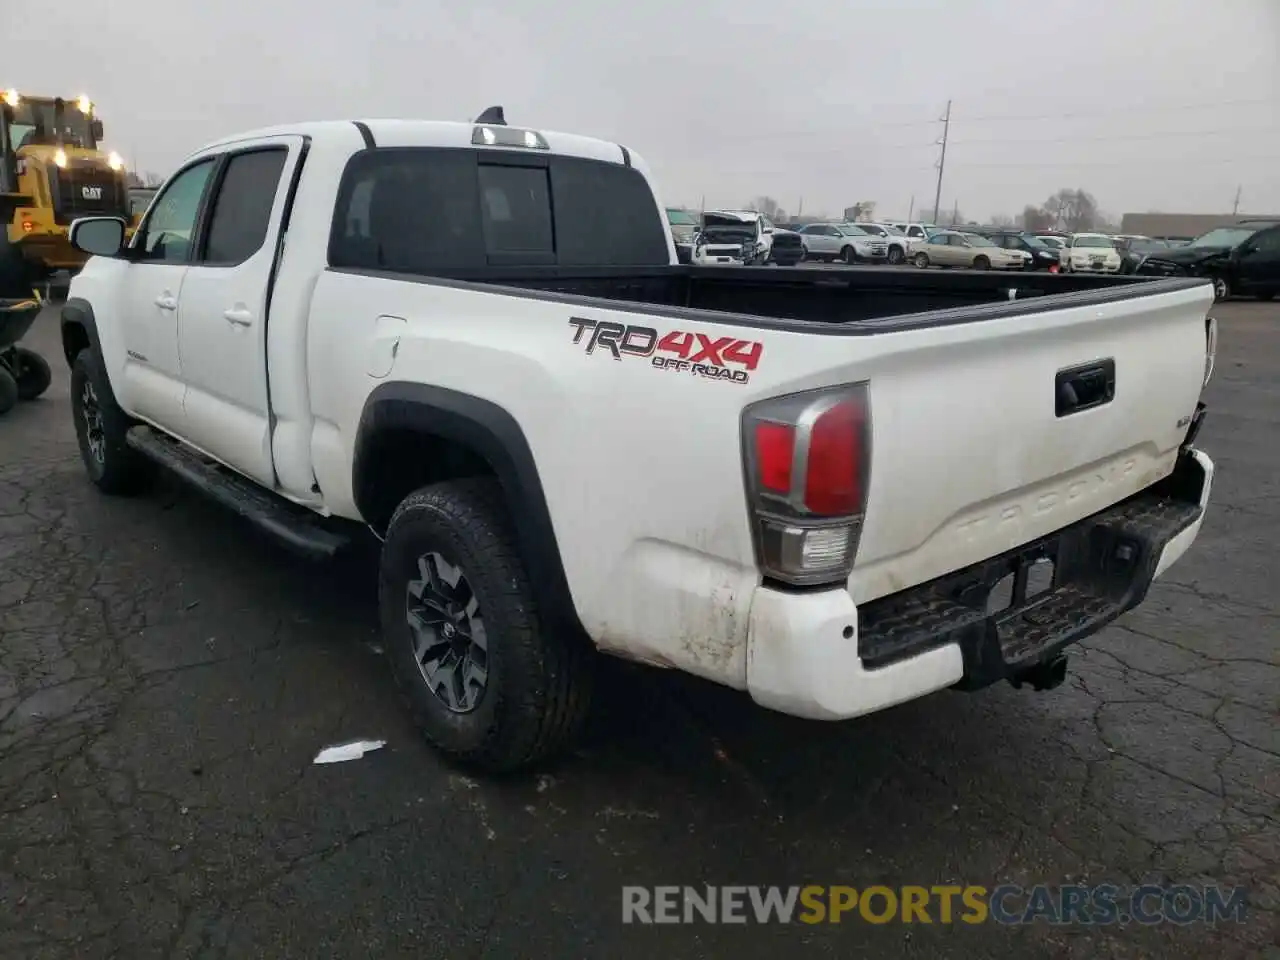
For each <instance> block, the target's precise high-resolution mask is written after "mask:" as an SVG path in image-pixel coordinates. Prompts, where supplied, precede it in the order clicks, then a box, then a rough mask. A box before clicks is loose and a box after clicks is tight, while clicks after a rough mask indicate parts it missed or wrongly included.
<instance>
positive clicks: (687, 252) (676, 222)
mask: <svg viewBox="0 0 1280 960" xmlns="http://www.w3.org/2000/svg"><path fill="white" fill-rule="evenodd" d="M667 223H668V224H670V225H671V240H672V242H673V243H674V244H675V245H676V257H677V258H678V259H679V261H680V262H681V263H690V262H691V261H692V260H693V239H694V237H695V236H697V234H698V218H697V217H695V216H694V215H693V214H692V213H690V212H689V211H688V210H681V209H680V208H679V207H667Z"/></svg>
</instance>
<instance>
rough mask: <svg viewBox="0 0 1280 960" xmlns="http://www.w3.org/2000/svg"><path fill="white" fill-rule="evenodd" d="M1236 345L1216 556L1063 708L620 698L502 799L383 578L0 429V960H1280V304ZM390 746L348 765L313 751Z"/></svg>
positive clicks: (9, 427)
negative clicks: (789, 902)
mask: <svg viewBox="0 0 1280 960" xmlns="http://www.w3.org/2000/svg"><path fill="white" fill-rule="evenodd" d="M1215 312H1216V313H1217V314H1218V316H1219V317H1220V318H1221V320H1222V323H1223V329H1222V347H1221V353H1220V356H1219V366H1218V371H1217V374H1216V379H1215V382H1214V384H1213V385H1212V387H1211V388H1210V391H1209V398H1208V399H1209V402H1210V416H1209V420H1208V422H1207V424H1206V427H1205V431H1204V433H1203V435H1202V437H1203V438H1202V446H1204V447H1205V448H1206V449H1207V450H1208V451H1209V452H1210V454H1211V455H1212V456H1213V457H1214V458H1215V459H1216V460H1217V463H1218V468H1219V474H1218V480H1217V484H1216V487H1215V500H1214V503H1213V505H1212V508H1211V514H1210V516H1209V518H1208V520H1207V521H1206V524H1205V527H1204V530H1203V532H1202V534H1201V536H1200V540H1199V542H1198V543H1197V545H1196V547H1195V549H1194V550H1193V552H1192V553H1191V555H1190V556H1188V557H1187V558H1186V559H1185V560H1184V561H1183V562H1182V564H1181V565H1179V566H1178V567H1176V568H1174V570H1173V571H1172V573H1171V575H1170V579H1168V580H1166V581H1164V582H1162V583H1160V584H1159V585H1157V587H1156V588H1155V589H1154V590H1153V591H1152V593H1151V595H1150V597H1149V599H1148V601H1147V603H1146V604H1145V606H1143V607H1142V608H1140V609H1139V610H1138V611H1135V612H1134V613H1132V614H1130V615H1129V616H1128V617H1126V618H1125V619H1124V620H1123V621H1122V622H1121V625H1118V626H1115V627H1112V628H1110V629H1108V630H1107V631H1105V632H1104V633H1103V634H1101V635H1099V636H1098V637H1096V638H1094V639H1093V640H1092V641H1091V642H1089V643H1088V644H1087V645H1086V646H1085V648H1084V649H1082V650H1079V651H1078V652H1077V654H1076V655H1075V656H1073V657H1072V671H1071V676H1070V679H1069V682H1068V683H1067V684H1066V685H1065V686H1063V687H1062V688H1060V689H1058V690H1056V691H1054V692H1052V693H1049V694H1033V693H1031V692H1030V691H1026V690H1023V691H1015V690H1013V689H1012V688H1010V687H1008V686H1000V687H996V688H992V689H990V690H988V691H986V692H985V693H983V694H981V695H977V696H974V695H965V694H959V693H949V692H948V693H943V694H939V695H937V696H934V697H931V698H928V699H926V700H924V701H921V702H916V703H913V704H908V705H905V706H903V707H900V708H897V709H894V710H892V711H889V712H887V713H884V714H880V715H877V716H873V717H870V718H867V719H865V720H861V721H856V722H851V723H847V724H842V725H838V726H837V725H815V724H808V723H804V722H800V721H795V720H792V719H789V718H785V717H781V716H777V715H774V714H769V713H766V712H764V711H762V710H759V709H756V708H754V707H753V706H752V705H751V704H750V703H749V702H745V701H744V699H743V698H742V697H740V696H739V695H736V694H733V693H731V692H728V691H723V690H720V689H718V688H712V687H709V686H707V685H704V684H701V683H699V682H696V681H689V680H686V679H684V678H681V677H675V676H668V675H665V674H660V673H657V672H650V671H645V670H639V669H629V668H624V667H621V666H619V667H617V668H615V669H613V670H611V671H610V673H609V675H608V677H607V679H606V682H605V685H604V691H603V692H604V696H602V697H601V698H600V701H601V702H600V705H599V707H598V709H597V711H596V715H595V717H594V719H593V722H592V725H591V730H590V733H589V736H588V739H587V741H586V742H585V743H584V745H583V748H582V749H581V750H580V751H579V752H578V753H577V754H576V755H575V756H573V757H572V758H570V759H568V760H567V761H565V762H563V763H561V764H559V765H558V766H556V767H555V768H553V769H549V770H547V771H546V772H545V773H543V774H541V775H537V776H532V777H528V778H520V779H514V780H509V781H502V782H496V783H495V782H482V781H478V780H476V779H473V778H469V777H467V776H464V775H463V774H461V773H459V772H457V771H455V770H451V769H449V768H448V767H447V766H445V765H444V764H442V763H441V762H440V761H439V760H438V759H436V757H435V756H434V755H433V754H432V753H431V752H430V751H429V750H428V749H427V748H426V747H425V745H423V744H422V743H421V742H420V741H419V740H418V739H417V738H416V737H415V735H414V733H413V731H412V729H411V728H410V726H409V724H408V722H407V720H406V717H405V713H404V712H403V711H402V710H401V708H400V705H399V703H398V702H397V700H396V697H395V695H394V693H393V688H392V684H391V681H390V678H389V676H388V674H387V671H386V669H385V667H384V665H383V662H382V659H381V657H380V656H379V655H378V652H377V650H376V648H375V647H374V646H373V641H374V633H373V624H374V619H375V610H374V603H373V600H374V597H373V589H372V587H373V578H372V575H371V570H370V569H369V567H368V565H367V563H366V562H361V561H358V560H351V561H347V562H344V563H341V564H336V565H332V566H312V565H308V564H306V563H304V562H300V561H295V560H293V559H292V558H291V557H289V556H288V555H287V554H285V553H283V552H282V551H280V550H279V549H277V548H275V546H274V545H272V544H270V543H268V542H266V541H264V540H262V539H260V538H259V537H258V536H257V535H256V534H255V533H254V532H253V531H252V530H250V529H249V528H248V527H246V526H244V525H243V524H241V523H240V522H238V521H236V520H233V519H231V518H230V517H229V515H227V514H226V513H224V512H223V511H221V510H220V509H219V508H217V507H215V506H213V505H211V504H208V503H205V502H203V501H202V500H201V499H200V498H199V497H198V495H196V494H194V493H191V492H188V491H186V490H183V489H181V488H179V487H177V486H176V485H174V484H172V483H168V484H164V485H163V486H162V488H161V489H160V490H159V491H157V493H156V494H155V495H154V496H152V497H150V498H147V499H142V500H136V501H118V500H108V499H104V498H102V497H100V496H97V495H96V494H95V493H94V492H92V490H91V488H90V486H89V484H88V482H87V480H86V479H85V477H84V474H83V472H82V470H81V467H80V463H79V461H78V458H77V455H76V448H75V440H74V435H73V432H72V428H71V422H70V417H69V409H68V402H67V377H66V370H65V365H64V364H63V363H62V362H61V357H60V351H59V349H58V347H57V320H56V317H55V316H54V315H53V314H52V312H50V313H49V314H48V315H46V316H45V317H43V318H42V319H41V321H40V322H39V326H38V328H37V330H36V331H35V333H34V334H33V337H32V340H31V345H33V346H35V347H36V348H37V349H40V350H41V351H42V352H44V353H45V355H46V356H47V357H49V358H50V360H51V361H54V362H55V369H56V380H55V383H54V387H53V389H52V390H51V391H50V392H49V394H48V395H47V396H46V397H45V398H44V399H43V400H41V401H39V402H36V403H32V404H26V405H22V406H20V407H19V408H18V409H17V410H15V411H14V412H13V413H11V414H10V415H9V416H7V417H5V418H4V419H2V420H0V956H3V957H23V958H25V957H78V958H92V957H107V956H119V957H125V958H130V960H133V958H146V957H153V956H155V957H159V956H181V957H188V956H229V957H237V958H238V957H252V956H266V957H286V956H290V957H303V956H307V957H348V956H349V957H368V956H412V957H430V956H439V957H450V958H462V957H609V958H621V957H631V956H635V957H644V958H654V957H719V956H733V957H737V958H747V957H755V956H761V957H770V958H776V957H779V956H791V955H797V956H801V955H814V956H831V957H835V956H840V957H849V956H861V955H865V956H874V957H878V958H883V957H892V956H914V957H924V958H933V957H941V956H947V957H954V958H968V957H990V956H1017V957H1026V958H1033V957H1078V958H1082V960H1083V958H1090V960H1092V958H1102V957H1140V956H1165V957H1172V956H1183V957H1195V956H1200V957H1209V956H1214V957H1222V958H1230V957H1245V956H1249V957H1253V956H1268V957H1275V956H1280V953H1274V952H1272V950H1274V948H1273V947H1268V945H1270V944H1274V943H1276V941H1277V940H1278V939H1280V723H1278V722H1277V721H1278V718H1280V643H1278V641H1280V601H1278V600H1277V577H1276V561H1275V558H1276V554H1277V551H1276V545H1277V543H1278V542H1280V443H1277V438H1280V305H1264V304H1255V303H1238V304H1232V305H1230V306H1226V307H1221V308H1218V309H1217V310H1216V311H1215ZM353 737H375V738H383V739H386V740H387V747H386V749H384V750H382V751H380V752H378V753H374V754H370V755H369V756H366V757H365V758H363V759H362V760H359V761H354V762H351V763H344V764H336V765H332V766H314V765H312V763H311V760H312V758H313V756H314V755H315V753H316V751H317V750H318V749H320V748H321V747H323V746H325V745H328V744H331V743H334V742H336V741H341V740H344V739H348V738H353ZM1148 879H1155V880H1165V881H1167V882H1189V883H1204V882H1214V881H1216V882H1220V883H1224V884H1244V885H1247V886H1248V887H1249V888H1250V889H1251V891H1252V892H1251V897H1252V907H1251V913H1250V919H1249V921H1248V922H1247V923H1246V924H1244V925H1234V924H1232V925H1228V926H1220V927H1218V928H1216V929H1212V928H1209V927H1205V926H1192V927H1183V928H1179V927H1174V926H1160V927H1136V926H1125V927H1120V926H1113V927H1106V928H1083V927H1074V928H1071V927H1053V926H1049V925H1047V924H1044V923H1036V924H1034V925H1031V926H1026V927H1020V928H1004V927H999V926H996V925H995V924H987V925H982V926H976V927H970V926H966V925H963V924H956V925H954V926H943V925H938V924H935V925H933V926H922V925H913V926H901V925H885V926H870V925H867V924H865V923H863V922H861V921H857V920H853V921H849V922H846V923H844V924H842V925H840V926H821V927H804V926H800V925H795V926H787V927H783V926H766V927H759V926H755V925H751V926H746V927H725V926H720V927H711V926H706V925H698V926H693V927H672V926H666V927H647V928H641V927H635V926H628V927H624V926H623V925H622V924H621V922H620V917H621V908H620V903H621V893H620V888H621V886H622V885H623V884H701V883H719V884H757V883H762V884H782V885H790V884H804V883H819V884H850V885H853V886H856V887H864V886H866V885H868V884H872V883H887V884H889V885H891V886H897V885H901V884H924V885H930V884H937V883H947V882H953V883H954V882H959V883H980V884H985V885H988V886H990V885H994V884H996V883H999V882H1011V883H1020V884H1024V885H1030V884H1032V883H1037V882H1044V883H1064V882H1090V883H1100V882H1108V881H1110V882H1116V883H1121V884H1123V883H1129V882H1139V881H1142V880H1148Z"/></svg>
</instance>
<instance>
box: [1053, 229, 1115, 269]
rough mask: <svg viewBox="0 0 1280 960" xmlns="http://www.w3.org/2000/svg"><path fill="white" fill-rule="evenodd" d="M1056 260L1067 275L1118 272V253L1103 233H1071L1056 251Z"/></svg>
mask: <svg viewBox="0 0 1280 960" xmlns="http://www.w3.org/2000/svg"><path fill="white" fill-rule="evenodd" d="M1058 258H1059V262H1060V263H1061V264H1062V269H1063V270H1064V271H1066V272H1067V273H1077V272H1080V271H1086V270H1087V271H1089V272H1090V273H1119V272H1120V251H1118V250H1117V249H1116V245H1115V242H1114V241H1112V239H1111V238H1110V237H1109V236H1107V235H1106V234H1105V233H1073V234H1072V235H1071V236H1070V237H1068V238H1067V242H1066V244H1065V245H1064V246H1063V248H1062V249H1061V250H1059V251H1058Z"/></svg>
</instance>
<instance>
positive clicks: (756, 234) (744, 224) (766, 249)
mask: <svg viewBox="0 0 1280 960" xmlns="http://www.w3.org/2000/svg"><path fill="white" fill-rule="evenodd" d="M708 227H725V228H728V229H731V230H740V231H743V235H744V237H746V238H747V239H749V241H750V249H749V250H748V251H746V252H745V254H744V255H745V256H746V262H747V263H768V262H769V259H770V253H771V251H772V249H773V236H774V233H775V232H776V231H777V229H778V228H777V227H775V226H774V224H773V222H772V221H771V220H770V219H769V218H768V217H766V216H765V215H764V214H762V213H760V212H758V211H756V210H708V211H707V212H706V213H704V214H703V215H702V228H703V230H706V229H707V228H708Z"/></svg>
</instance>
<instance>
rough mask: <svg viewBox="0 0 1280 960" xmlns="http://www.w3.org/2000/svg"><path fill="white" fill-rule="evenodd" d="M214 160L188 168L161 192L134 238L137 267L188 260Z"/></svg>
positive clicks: (203, 161)
mask: <svg viewBox="0 0 1280 960" xmlns="http://www.w3.org/2000/svg"><path fill="white" fill-rule="evenodd" d="M215 163H216V158H214V157H210V158H208V159H207V160H201V161H200V162H199V163H195V164H192V165H191V166H189V167H187V169H185V170H183V171H182V172H181V173H179V174H178V175H177V176H176V177H175V178H174V179H173V180H171V181H170V182H169V184H168V185H167V186H166V187H165V188H164V190H162V191H161V192H160V194H159V196H157V197H156V199H155V202H154V203H152V204H151V212H150V215H149V216H148V217H147V219H146V221H145V222H144V223H143V224H142V227H141V229H139V230H138V233H137V235H136V236H135V237H134V241H133V245H134V248H135V249H136V250H137V251H138V255H137V257H136V260H137V262H140V263H187V262H188V261H189V260H190V258H191V243H192V240H193V239H194V235H195V229H196V220H197V218H198V217H199V215H200V204H201V201H202V200H203V199H204V194H205V189H206V187H207V186H208V184H209V177H210V175H211V174H212V173H213V168H214V165H215Z"/></svg>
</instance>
